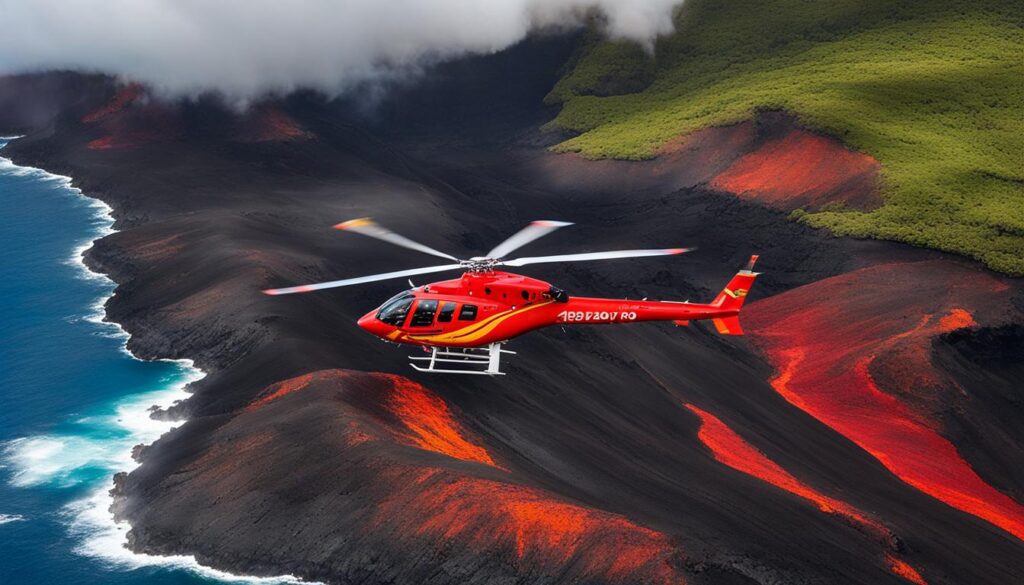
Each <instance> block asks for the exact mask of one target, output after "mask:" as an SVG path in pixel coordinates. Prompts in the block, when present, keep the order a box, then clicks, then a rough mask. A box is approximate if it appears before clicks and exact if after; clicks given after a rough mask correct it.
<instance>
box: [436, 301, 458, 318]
mask: <svg viewBox="0 0 1024 585" xmlns="http://www.w3.org/2000/svg"><path fill="white" fill-rule="evenodd" d="M454 314H455V303H452V302H447V303H444V304H443V305H441V310H440V311H438V313H437V322H438V323H450V322H451V320H452V315H454Z"/></svg>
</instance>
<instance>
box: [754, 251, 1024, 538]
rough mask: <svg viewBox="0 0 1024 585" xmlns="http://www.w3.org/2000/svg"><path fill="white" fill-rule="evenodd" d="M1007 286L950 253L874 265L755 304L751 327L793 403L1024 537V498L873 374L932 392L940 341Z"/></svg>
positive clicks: (924, 487)
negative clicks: (943, 258) (933, 351)
mask: <svg viewBox="0 0 1024 585" xmlns="http://www.w3.org/2000/svg"><path fill="white" fill-rule="evenodd" d="M1003 289H1004V286H1003V285H1002V283H999V282H998V281H996V280H995V279H994V278H992V277H991V276H989V275H987V274H984V273H980V272H977V271H972V270H969V269H967V268H962V267H958V266H951V265H949V264H945V263H942V262H917V263H905V264H890V265H882V266H873V267H869V268H864V269H861V270H857V271H855V272H851V273H848V274H844V275H841V276H837V277H834V278H829V279H826V280H822V281H819V282H816V283H813V284H810V285H807V286H804V287H800V288H798V289H794V290H792V291H789V292H786V293H783V294H781V295H777V296H774V297H771V298H769V299H765V300H763V301H760V302H758V303H754V304H753V305H752V306H751V307H750V309H748V314H747V326H748V327H747V328H748V332H749V333H750V334H751V338H752V340H753V341H754V343H755V344H757V345H758V346H759V347H761V348H762V349H763V350H764V351H765V353H766V354H767V356H768V358H769V360H770V361H771V363H772V364H773V365H774V366H775V368H776V370H778V372H779V375H778V377H776V378H775V379H774V380H772V386H773V387H774V388H775V389H776V391H778V392H779V394H780V395H782V396H783V397H784V398H786V399H787V400H788V401H789V402H790V403H792V404H793V405H794V406H797V407H798V408H800V409H802V410H804V411H806V412H807V413H809V414H810V415H812V416H814V417H815V418H817V419H818V420H820V421H822V422H823V423H824V424H826V425H828V426H829V427H831V428H832V429H834V430H836V431H837V432H839V433H840V434H842V435H844V436H846V437H847V438H849V439H850V440H852V441H853V442H854V443H856V444H857V445H859V446H860V447H861V448H862V449H864V450H865V451H867V452H868V453H870V454H871V455H873V456H874V457H875V458H877V459H878V460H879V461H880V462H881V463H882V464H883V465H885V467H887V468H888V469H889V470H890V471H891V472H892V473H893V474H895V475H896V476H897V477H899V478H900V479H901V480H903V481H904V482H906V483H908V484H909V485H912V486H914V487H915V488H917V489H919V490H921V491H922V492H924V493H926V494H929V495H931V496H932V497H934V498H936V499H938V500H940V501H942V502H945V503H946V504H948V505H950V506H953V507H955V508H957V509H960V510H962V511H964V512H967V513H969V514H973V515H975V516H977V517H979V518H982V519H984V520H987V521H988V522H991V523H992V524H994V525H996V526H998V527H1000V528H1002V529H1004V530H1006V531H1007V532H1009V533H1010V534H1013V535H1014V536H1016V537H1017V538H1020V539H1022V540H1024V506H1021V505H1020V504H1019V503H1017V502H1016V501H1014V500H1013V499H1012V498H1010V497H1008V496H1007V495H1005V494H1003V493H1002V492H1000V491H998V490H997V489H995V488H993V487H992V486H990V485H988V484H987V483H985V481H984V480H982V479H981V478H980V477H979V476H978V475H977V473H975V472H974V470H973V469H972V468H971V467H970V465H969V464H968V463H967V462H966V461H964V460H963V458H961V457H960V454H959V453H958V452H957V449H956V447H955V446H954V445H953V444H952V443H950V442H949V441H948V440H947V439H945V438H944V437H942V436H941V435H940V434H939V433H938V432H937V431H936V430H935V428H934V427H935V426H937V424H936V423H934V422H932V421H930V420H929V419H928V416H927V414H926V413H922V412H917V411H914V410H913V409H911V408H910V407H909V406H907V404H904V403H903V402H902V401H901V400H900V399H898V398H897V397H896V396H894V395H893V394H891V393H889V392H886V391H885V390H884V389H882V388H881V387H879V384H878V382H877V381H876V380H875V378H874V377H873V373H883V374H884V378H883V379H884V380H885V384H886V385H887V386H889V387H890V388H891V389H906V390H910V391H912V392H913V393H914V394H913V397H914V398H918V397H920V395H921V394H927V393H928V392H929V391H928V388H927V385H928V384H930V383H938V382H940V381H941V380H942V378H941V376H940V375H939V373H938V372H937V370H936V369H935V368H934V366H933V365H932V364H931V358H930V344H931V340H932V339H933V338H934V337H935V336H936V335H938V334H940V333H943V332H947V331H950V330H952V329H955V328H957V327H960V326H969V325H972V324H974V317H973V316H972V314H971V313H972V311H973V312H976V311H978V310H993V311H995V310H997V309H996V308H997V307H1000V306H1001V303H1005V298H1004V297H1005V295H1002V294H1001V293H1002V292H1003ZM961 303H969V305H967V306H970V307H972V309H971V310H968V309H967V308H965V307H964V306H960V304H961ZM880 365H885V367H884V368H881V369H879V366H880ZM876 370H878V372H876Z"/></svg>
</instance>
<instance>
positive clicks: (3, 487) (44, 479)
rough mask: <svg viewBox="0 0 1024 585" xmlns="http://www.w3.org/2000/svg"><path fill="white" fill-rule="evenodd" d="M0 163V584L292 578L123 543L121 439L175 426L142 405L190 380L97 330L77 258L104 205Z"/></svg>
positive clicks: (168, 396) (126, 449)
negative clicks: (115, 483) (117, 516)
mask: <svg viewBox="0 0 1024 585" xmlns="http://www.w3.org/2000/svg"><path fill="white" fill-rule="evenodd" d="M6 143H7V139H0V149H2V147H3V146H4V145H5V144H6ZM2 155H3V152H2V150H0V206H2V209H3V215H2V223H3V226H2V229H0V299H2V301H3V302H2V303H0V344H2V349H0V584H4V585H6V584H21V583H26V584H32V585H48V584H71V583H104V584H107V583H109V584H121V583H126V584H127V583H132V584H137V583H147V584H148V583H158V584H175V585H181V584H196V583H220V582H225V581H228V582H260V583H282V582H292V581H293V580H292V579H290V578H287V577H282V578H273V579H252V578H245V577H235V576H232V575H228V574H225V573H220V572H217V571H213V570H210V569H206V568H204V567H200V566H199V565H198V564H196V562H195V561H194V560H193V559H192V558H190V557H152V556H145V555H135V554H132V553H131V552H129V551H128V550H127V549H125V548H124V547H123V543H124V540H125V536H124V535H125V532H126V531H127V527H126V526H124V525H115V524H114V522H113V520H112V518H111V516H110V513H109V511H108V507H109V505H110V497H109V495H108V494H107V491H108V490H109V489H110V487H111V485H112V484H111V476H112V475H113V474H114V473H115V472H117V471H127V470H131V469H132V468H134V467H135V466H136V463H135V462H134V461H132V459H131V456H130V454H131V449H132V447H133V446H134V445H137V444H139V443H147V444H148V443H151V442H152V441H153V440H155V439H156V438H158V437H159V436H160V435H161V434H163V433H164V432H166V431H167V430H169V429H170V428H172V427H173V426H174V425H175V424H176V423H168V422H160V421H155V420H153V419H151V418H150V417H149V409H150V407H152V406H153V405H161V406H168V405H170V404H172V403H174V402H175V401H177V400H182V399H184V398H186V397H187V396H188V394H187V393H186V391H185V385H186V384H187V383H188V382H190V381H192V380H196V379H198V378H200V377H201V376H202V372H200V371H198V370H196V369H194V368H192V367H191V364H189V363H187V362H145V361H141V360H138V359H135V358H134V357H132V356H131V355H130V354H129V353H128V352H127V351H126V350H125V341H126V340H127V335H126V334H125V333H124V332H123V331H122V330H121V329H120V328H119V327H118V326H117V325H114V324H111V323H105V322H103V320H102V318H103V302H104V301H105V300H106V299H107V297H109V296H110V294H111V292H112V291H113V288H114V287H113V284H112V283H111V282H110V281H109V280H108V279H106V278H105V277H102V276H100V275H97V274H93V273H91V272H89V271H88V270H87V269H85V267H84V266H83V265H82V264H81V262H80V258H81V254H82V252H83V251H84V250H85V249H87V248H88V247H89V246H90V245H91V242H92V240H93V239H95V238H97V237H100V236H102V235H105V234H107V233H110V232H111V228H110V224H111V220H110V217H109V214H108V212H109V208H107V207H106V206H105V205H103V204H102V203H100V202H98V201H95V200H92V199H88V198H86V197H83V196H82V195H81V193H80V192H79V191H78V190H77V189H74V188H72V187H71V186H70V182H69V180H68V179H67V178H63V177H57V176H54V175H50V174H47V173H45V172H43V171H39V170H36V169H28V168H24V167H17V166H15V165H14V164H12V163H11V162H10V161H9V160H8V159H4V158H2ZM177 424H180V423H177Z"/></svg>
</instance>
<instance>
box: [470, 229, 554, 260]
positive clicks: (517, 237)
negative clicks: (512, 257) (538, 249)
mask: <svg viewBox="0 0 1024 585" xmlns="http://www.w3.org/2000/svg"><path fill="white" fill-rule="evenodd" d="M567 225H572V224H571V223H569V222H566V221H550V220H538V221H534V222H530V225H528V226H526V227H524V228H523V229H521V230H519V231H518V232H516V233H515V234H513V235H512V237H510V238H509V239H507V240H505V241H504V242H502V243H500V244H498V245H497V246H495V248H494V249H493V250H491V251H490V252H488V253H487V256H486V257H487V258H494V259H495V260H497V259H498V258H502V257H504V256H507V255H508V254H509V253H510V252H513V251H515V250H518V249H519V248H522V247H523V246H525V245H526V244H529V243H530V242H532V241H534V240H536V239H537V238H540V237H543V236H546V235H548V234H550V233H551V232H553V231H555V230H557V229H558V228H560V227H565V226H567Z"/></svg>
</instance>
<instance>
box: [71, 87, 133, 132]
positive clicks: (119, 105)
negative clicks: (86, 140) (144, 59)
mask: <svg viewBox="0 0 1024 585" xmlns="http://www.w3.org/2000/svg"><path fill="white" fill-rule="evenodd" d="M142 92H143V88H142V86H141V85H139V84H137V83H132V84H129V85H126V86H124V87H123V88H121V89H120V90H119V91H118V92H117V93H116V94H115V95H114V98H113V99H112V100H110V101H109V102H107V103H106V104H105V105H103V106H101V107H99V108H97V109H96V110H93V111H92V112H90V113H89V114H88V115H86V116H84V117H83V118H82V122H83V123H85V124H92V123H95V122H99V121H100V120H102V119H104V118H106V117H108V116H110V115H111V114H116V113H117V112H120V111H121V110H123V109H125V108H126V107H128V106H129V105H130V104H131V103H132V102H134V101H135V100H136V99H138V98H139V96H141V95H142Z"/></svg>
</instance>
